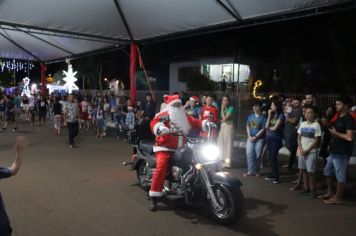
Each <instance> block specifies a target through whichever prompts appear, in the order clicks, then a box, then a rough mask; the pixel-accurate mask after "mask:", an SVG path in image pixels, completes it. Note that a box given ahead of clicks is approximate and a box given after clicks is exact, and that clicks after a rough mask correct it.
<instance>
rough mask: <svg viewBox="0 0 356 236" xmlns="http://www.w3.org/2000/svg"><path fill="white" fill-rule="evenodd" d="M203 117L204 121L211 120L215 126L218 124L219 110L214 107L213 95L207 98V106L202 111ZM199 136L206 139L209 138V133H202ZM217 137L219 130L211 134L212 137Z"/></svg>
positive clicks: (214, 130)
mask: <svg viewBox="0 0 356 236" xmlns="http://www.w3.org/2000/svg"><path fill="white" fill-rule="evenodd" d="M201 116H202V118H201V119H202V120H209V121H211V122H213V123H215V124H217V123H218V121H219V112H218V109H217V108H216V107H215V106H213V96H212V95H208V96H207V97H206V105H205V106H204V107H203V108H202V110H201ZM199 136H200V137H203V138H206V137H208V133H207V132H204V131H201V132H200V134H199ZM217 136H218V132H217V130H216V129H213V130H212V132H211V137H212V138H216V137H217Z"/></svg>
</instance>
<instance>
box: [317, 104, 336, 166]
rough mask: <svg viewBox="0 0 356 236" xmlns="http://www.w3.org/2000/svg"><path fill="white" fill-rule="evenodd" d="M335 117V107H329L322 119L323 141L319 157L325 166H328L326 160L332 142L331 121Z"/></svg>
mask: <svg viewBox="0 0 356 236" xmlns="http://www.w3.org/2000/svg"><path fill="white" fill-rule="evenodd" d="M334 115H335V108H334V106H329V107H328V108H327V109H326V111H325V113H324V115H323V117H322V119H321V128H322V139H321V145H320V153H319V156H321V157H322V158H323V159H324V165H325V164H326V158H327V157H328V156H329V150H328V149H329V144H330V140H331V134H330V131H329V128H330V127H331V119H332V118H333V117H334Z"/></svg>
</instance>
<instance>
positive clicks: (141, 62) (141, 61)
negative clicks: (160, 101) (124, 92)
mask: <svg viewBox="0 0 356 236" xmlns="http://www.w3.org/2000/svg"><path fill="white" fill-rule="evenodd" d="M137 52H138V60H139V62H140V65H141V66H142V69H143V73H144V74H145V79H146V81H147V85H148V89H149V90H150V93H151V95H152V99H153V101H155V95H154V94H153V91H152V87H151V85H150V81H149V80H148V76H147V71H146V68H145V64H144V63H143V60H142V56H141V52H140V49H139V48H138V47H137Z"/></svg>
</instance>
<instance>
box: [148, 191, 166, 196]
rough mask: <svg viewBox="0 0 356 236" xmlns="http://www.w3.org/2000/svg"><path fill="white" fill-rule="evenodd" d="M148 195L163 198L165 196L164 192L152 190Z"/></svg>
mask: <svg viewBox="0 0 356 236" xmlns="http://www.w3.org/2000/svg"><path fill="white" fill-rule="evenodd" d="M148 195H149V196H150V197H162V196H163V192H153V191H151V190H150V192H149V193H148Z"/></svg>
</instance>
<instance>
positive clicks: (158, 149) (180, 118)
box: [149, 95, 214, 211]
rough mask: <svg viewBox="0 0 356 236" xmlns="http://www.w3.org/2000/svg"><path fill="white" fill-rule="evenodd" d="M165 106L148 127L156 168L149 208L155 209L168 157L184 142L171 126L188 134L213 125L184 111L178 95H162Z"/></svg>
mask: <svg viewBox="0 0 356 236" xmlns="http://www.w3.org/2000/svg"><path fill="white" fill-rule="evenodd" d="M164 103H165V104H166V105H167V106H166V108H165V109H164V110H163V111H161V112H160V113H158V114H157V115H156V116H155V117H154V118H153V119H152V121H151V123H150V127H151V130H152V132H153V133H154V135H155V136H156V143H155V145H154V147H153V151H154V152H155V157H156V170H155V173H154V174H153V179H152V185H151V190H150V192H149V196H150V210H151V211H156V209H157V198H158V197H161V196H162V195H163V192H162V189H163V184H164V180H165V177H166V174H167V166H168V160H169V158H170V157H171V156H172V155H173V154H174V153H175V152H176V151H177V150H179V149H180V148H182V147H183V146H184V145H185V144H186V140H185V138H184V137H183V136H177V135H174V134H172V133H171V132H170V128H172V127H173V126H174V127H175V128H178V129H179V130H181V131H183V132H184V133H185V134H189V132H190V131H191V130H192V129H199V130H204V131H207V129H208V128H209V126H214V124H213V123H211V122H209V121H208V120H199V119H195V118H193V117H191V116H189V115H187V114H186V113H185V110H184V108H183V106H182V102H181V99H180V98H179V95H170V96H166V97H164Z"/></svg>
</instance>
